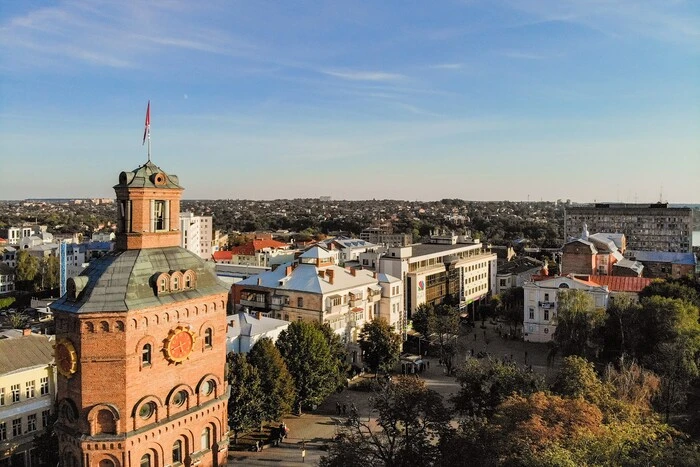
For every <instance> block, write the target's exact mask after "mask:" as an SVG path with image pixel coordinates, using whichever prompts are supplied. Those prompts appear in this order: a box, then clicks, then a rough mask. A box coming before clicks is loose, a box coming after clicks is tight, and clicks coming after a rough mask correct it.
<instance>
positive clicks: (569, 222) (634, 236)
mask: <svg viewBox="0 0 700 467" xmlns="http://www.w3.org/2000/svg"><path fill="white" fill-rule="evenodd" d="M584 223H586V224H588V228H589V229H590V230H591V231H593V232H615V233H623V234H625V236H626V237H627V243H628V245H627V247H628V248H629V249H632V250H644V251H670V252H689V251H692V250H691V248H692V233H693V210H692V209H691V208H670V207H668V204H666V203H656V204H619V203H618V204H614V203H598V204H595V205H593V206H574V207H567V208H566V210H565V212H564V235H565V239H568V238H572V237H578V233H579V232H580V228H581V225H583V224H584Z"/></svg>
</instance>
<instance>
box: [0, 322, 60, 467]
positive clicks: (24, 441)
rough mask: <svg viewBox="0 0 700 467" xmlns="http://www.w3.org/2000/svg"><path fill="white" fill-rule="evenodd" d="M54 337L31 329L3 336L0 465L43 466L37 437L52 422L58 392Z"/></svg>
mask: <svg viewBox="0 0 700 467" xmlns="http://www.w3.org/2000/svg"><path fill="white" fill-rule="evenodd" d="M52 363H53V340H51V339H50V338H48V337H47V336H44V335H37V334H31V332H29V330H27V331H25V332H24V333H21V334H20V335H19V336H18V337H10V338H0V467H10V466H12V467H39V466H41V465H42V463H41V461H40V460H39V458H38V457H37V456H36V453H35V452H34V451H33V448H34V437H35V436H37V435H40V434H41V433H42V432H43V431H44V430H45V429H46V427H47V426H48V424H49V419H50V416H51V412H52V411H53V407H54V402H55V396H56V378H55V376H54V367H53V365H52Z"/></svg>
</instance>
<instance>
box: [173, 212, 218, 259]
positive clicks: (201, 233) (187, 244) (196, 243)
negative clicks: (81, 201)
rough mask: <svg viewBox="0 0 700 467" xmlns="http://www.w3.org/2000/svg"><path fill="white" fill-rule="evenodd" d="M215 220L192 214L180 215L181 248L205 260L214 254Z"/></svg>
mask: <svg viewBox="0 0 700 467" xmlns="http://www.w3.org/2000/svg"><path fill="white" fill-rule="evenodd" d="M212 231H213V220H212V217H211V216H195V215H194V214H193V213H191V212H181V213H180V246H181V247H182V248H184V249H186V250H189V251H191V252H192V253H194V254H196V255H197V256H199V257H200V258H202V259H204V260H207V261H208V260H210V259H211V254H212V248H211V244H212Z"/></svg>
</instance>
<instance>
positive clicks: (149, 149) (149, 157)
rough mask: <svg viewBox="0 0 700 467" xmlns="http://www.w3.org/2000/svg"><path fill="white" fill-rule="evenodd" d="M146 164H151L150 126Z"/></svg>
mask: <svg viewBox="0 0 700 467" xmlns="http://www.w3.org/2000/svg"><path fill="white" fill-rule="evenodd" d="M148 162H151V124H150V123H149V124H148Z"/></svg>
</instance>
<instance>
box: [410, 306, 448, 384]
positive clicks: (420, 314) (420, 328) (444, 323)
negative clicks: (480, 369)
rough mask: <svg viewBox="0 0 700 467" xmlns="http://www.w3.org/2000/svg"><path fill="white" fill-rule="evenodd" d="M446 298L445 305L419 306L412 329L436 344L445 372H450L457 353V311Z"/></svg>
mask: <svg viewBox="0 0 700 467" xmlns="http://www.w3.org/2000/svg"><path fill="white" fill-rule="evenodd" d="M449 297H450V296H448V297H447V298H446V299H445V303H441V304H435V303H433V304H430V305H420V306H419V307H418V308H417V309H416V311H415V312H414V313H413V317H412V321H413V329H414V330H415V331H416V332H418V333H420V334H421V335H422V336H423V337H424V338H425V339H429V340H431V341H432V342H436V343H437V345H438V349H439V352H440V359H441V360H442V361H443V362H445V366H446V367H447V372H448V373H451V372H452V367H453V365H454V362H453V359H454V356H455V355H456V353H457V345H456V342H455V341H456V339H457V335H458V334H459V318H460V316H459V310H458V309H457V307H456V306H453V305H452V300H451V299H450V298H449Z"/></svg>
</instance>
